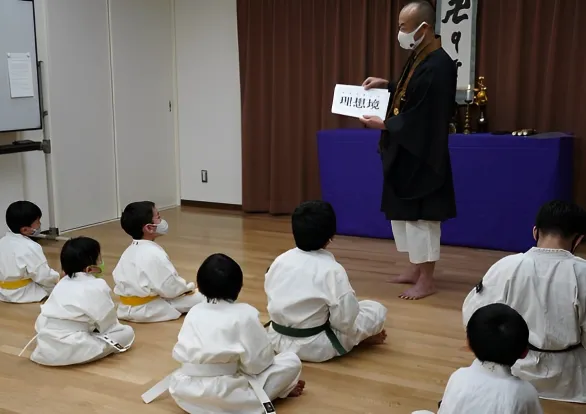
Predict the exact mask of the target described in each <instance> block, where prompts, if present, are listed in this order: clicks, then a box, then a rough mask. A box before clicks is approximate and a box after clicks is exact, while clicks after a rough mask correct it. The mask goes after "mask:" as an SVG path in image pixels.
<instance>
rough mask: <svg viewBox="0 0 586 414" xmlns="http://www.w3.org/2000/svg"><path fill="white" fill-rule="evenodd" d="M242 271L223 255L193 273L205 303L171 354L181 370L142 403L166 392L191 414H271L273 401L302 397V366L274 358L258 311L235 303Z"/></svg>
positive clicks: (285, 356) (292, 358) (288, 356)
mask: <svg viewBox="0 0 586 414" xmlns="http://www.w3.org/2000/svg"><path fill="white" fill-rule="evenodd" d="M242 283H243V274H242V269H241V268H240V266H239V265H238V263H236V262H235V261H234V260H232V259H231V258H230V257H228V256H226V255H223V254H214V255H212V256H210V257H208V258H207V259H206V260H205V261H204V262H203V263H202V265H201V267H200V269H199V271H198V272H197V284H198V286H199V288H200V290H201V292H202V293H203V294H204V295H205V296H206V297H207V300H206V301H205V302H203V303H200V304H198V305H196V306H194V307H193V308H192V309H191V310H190V311H189V313H188V314H187V316H186V317H185V321H184V322H183V326H182V327H181V331H180V332H179V338H178V341H177V344H176V345H175V348H174V349H173V358H174V359H175V360H176V361H177V362H179V363H181V364H182V365H181V368H179V369H178V370H177V371H175V372H174V373H172V374H171V375H169V376H168V377H167V378H165V379H164V380H163V381H161V382H160V383H159V384H157V385H155V386H154V387H153V388H152V389H151V390H149V391H148V392H147V393H145V394H144V395H143V400H144V401H145V402H146V403H149V402H151V401H153V400H154V399H155V398H157V397H158V396H159V395H161V394H162V393H164V392H165V391H167V390H169V392H170V393H171V396H172V397H173V398H174V399H175V401H176V402H177V404H178V405H179V406H180V407H181V408H182V409H183V410H185V411H187V412H188V413H190V414H215V413H218V414H219V413H224V414H226V413H230V414H260V413H272V412H274V411H273V410H274V408H273V403H272V401H273V400H275V399H277V398H286V397H296V396H299V395H301V393H302V392H303V388H304V386H305V382H304V381H301V380H299V376H300V375H301V361H300V360H299V358H298V357H297V355H295V354H294V353H292V352H286V353H282V354H279V355H275V352H274V349H273V347H272V345H271V342H270V340H269V337H268V335H267V332H266V331H265V329H264V328H263V326H262V324H261V323H260V321H259V316H258V311H257V310H256V309H255V308H253V307H252V306H250V305H247V304H246V303H237V302H236V299H237V298H238V295H239V294H240V290H241V289H242Z"/></svg>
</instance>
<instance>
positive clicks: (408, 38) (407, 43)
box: [397, 22, 427, 50]
mask: <svg viewBox="0 0 586 414" xmlns="http://www.w3.org/2000/svg"><path fill="white" fill-rule="evenodd" d="M424 24H427V23H426V22H423V23H421V24H420V25H419V27H417V29H415V30H413V31H412V32H411V33H404V32H401V31H399V33H398V34H397V40H398V41H399V45H401V47H402V48H403V49H407V50H413V49H416V48H417V46H419V45H420V44H421V42H423V38H424V37H425V33H424V34H423V35H422V36H421V37H420V38H419V39H418V40H415V33H417V31H418V30H419V29H421V28H422V27H423V25H424Z"/></svg>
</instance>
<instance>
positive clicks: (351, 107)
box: [332, 85, 390, 119]
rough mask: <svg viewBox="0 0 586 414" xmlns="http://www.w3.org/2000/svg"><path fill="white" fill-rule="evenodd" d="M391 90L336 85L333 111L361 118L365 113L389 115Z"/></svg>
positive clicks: (380, 115) (383, 117) (381, 115)
mask: <svg viewBox="0 0 586 414" xmlns="http://www.w3.org/2000/svg"><path fill="white" fill-rule="evenodd" d="M389 98H390V96H389V91H387V90H386V89H369V90H366V89H364V87H362V86H353V85H336V88H335V89H334V100H333V101H332V113H334V114H338V115H346V116H351V117H353V118H360V117H362V116H364V115H373V116H378V117H380V118H381V119H385V118H386V117H387V107H388V105H389Z"/></svg>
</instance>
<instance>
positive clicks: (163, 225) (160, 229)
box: [156, 220, 169, 235]
mask: <svg viewBox="0 0 586 414" xmlns="http://www.w3.org/2000/svg"><path fill="white" fill-rule="evenodd" d="M156 226H157V230H156V231H157V234H160V235H165V234H167V233H168V232H169V223H167V220H161V222H160V223H158V224H156Z"/></svg>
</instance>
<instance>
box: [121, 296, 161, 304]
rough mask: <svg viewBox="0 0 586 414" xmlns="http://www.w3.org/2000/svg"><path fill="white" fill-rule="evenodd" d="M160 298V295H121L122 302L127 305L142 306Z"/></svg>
mask: <svg viewBox="0 0 586 414" xmlns="http://www.w3.org/2000/svg"><path fill="white" fill-rule="evenodd" d="M158 298H159V297H158V296H144V297H140V296H120V303H121V304H123V305H127V306H141V305H146V304H147V303H150V302H152V301H153V300H155V299H158Z"/></svg>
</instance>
